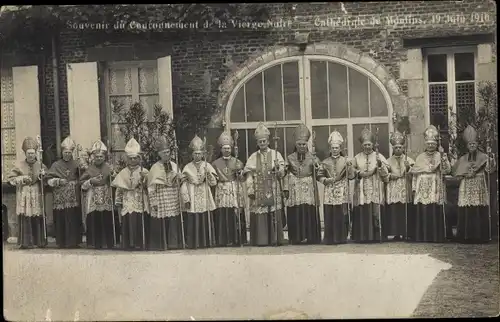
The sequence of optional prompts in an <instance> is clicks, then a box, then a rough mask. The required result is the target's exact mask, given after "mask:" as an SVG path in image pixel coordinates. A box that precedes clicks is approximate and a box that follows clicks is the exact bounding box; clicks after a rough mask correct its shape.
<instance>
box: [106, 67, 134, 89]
mask: <svg viewBox="0 0 500 322" xmlns="http://www.w3.org/2000/svg"><path fill="white" fill-rule="evenodd" d="M109 93H110V95H116V94H131V93H132V69H131V68H126V69H114V68H112V69H110V70H109Z"/></svg>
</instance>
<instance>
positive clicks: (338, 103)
mask: <svg viewBox="0 0 500 322" xmlns="http://www.w3.org/2000/svg"><path fill="white" fill-rule="evenodd" d="M328 81H329V87H330V118H348V117H349V111H348V104H347V67H346V66H344V65H341V64H337V63H331V62H328Z"/></svg>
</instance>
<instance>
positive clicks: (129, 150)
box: [125, 138, 141, 157]
mask: <svg viewBox="0 0 500 322" xmlns="http://www.w3.org/2000/svg"><path fill="white" fill-rule="evenodd" d="M125 153H126V154H127V156H129V157H135V156H138V155H139V153H141V145H140V144H139V142H137V141H136V139H134V138H131V139H130V140H129V141H128V142H127V145H126V146H125Z"/></svg>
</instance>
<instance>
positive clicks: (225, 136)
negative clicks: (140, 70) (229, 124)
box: [217, 131, 234, 147]
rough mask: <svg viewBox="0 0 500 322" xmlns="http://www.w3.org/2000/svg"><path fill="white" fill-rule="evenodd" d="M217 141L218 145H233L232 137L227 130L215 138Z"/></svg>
mask: <svg viewBox="0 0 500 322" xmlns="http://www.w3.org/2000/svg"><path fill="white" fill-rule="evenodd" d="M217 143H218V144H219V145H220V147H223V146H225V145H229V146H231V147H232V146H233V144H234V142H233V138H232V137H231V133H229V132H228V131H224V132H222V134H221V135H220V136H219V139H218V140H217Z"/></svg>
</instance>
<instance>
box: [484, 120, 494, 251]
mask: <svg viewBox="0 0 500 322" xmlns="http://www.w3.org/2000/svg"><path fill="white" fill-rule="evenodd" d="M490 130H491V124H490V123H488V125H487V128H486V156H487V159H486V169H488V171H485V172H486V173H485V175H486V187H487V189H488V193H487V194H486V195H487V196H488V238H489V240H490V241H491V226H492V225H491V199H490V194H489V192H490V191H491V189H490V188H491V187H490V172H491V169H490V156H491V154H492V153H491V138H490Z"/></svg>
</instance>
